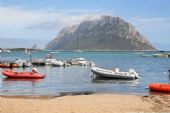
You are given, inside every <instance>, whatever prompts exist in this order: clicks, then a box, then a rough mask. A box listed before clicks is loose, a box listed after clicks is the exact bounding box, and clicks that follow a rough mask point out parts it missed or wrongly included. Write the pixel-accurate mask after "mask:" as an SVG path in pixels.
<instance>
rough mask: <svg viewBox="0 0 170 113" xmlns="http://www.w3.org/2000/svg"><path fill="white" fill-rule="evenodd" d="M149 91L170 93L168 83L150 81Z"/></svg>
mask: <svg viewBox="0 0 170 113" xmlns="http://www.w3.org/2000/svg"><path fill="white" fill-rule="evenodd" d="M149 89H150V90H151V91H157V92H165V93H170V84H160V83H152V84H150V85H149Z"/></svg>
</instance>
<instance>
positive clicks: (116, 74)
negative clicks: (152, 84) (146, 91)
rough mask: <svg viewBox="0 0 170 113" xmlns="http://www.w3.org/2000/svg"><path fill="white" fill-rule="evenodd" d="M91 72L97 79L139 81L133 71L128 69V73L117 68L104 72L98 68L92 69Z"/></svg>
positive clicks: (137, 75) (104, 70)
mask: <svg viewBox="0 0 170 113" xmlns="http://www.w3.org/2000/svg"><path fill="white" fill-rule="evenodd" d="M91 71H92V72H93V73H94V74H95V75H96V76H99V77H107V78H116V79H139V78H140V76H139V74H138V73H137V72H136V71H135V70H133V69H129V72H122V71H120V69H119V68H114V70H106V69H102V68H98V67H92V68H91Z"/></svg>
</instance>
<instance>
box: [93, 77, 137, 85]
mask: <svg viewBox="0 0 170 113" xmlns="http://www.w3.org/2000/svg"><path fill="white" fill-rule="evenodd" d="M92 83H101V84H103V83H114V84H127V85H131V86H135V85H139V80H138V79H136V80H129V79H124V80H122V79H110V78H104V77H103V78H101V77H94V78H93V79H92Z"/></svg>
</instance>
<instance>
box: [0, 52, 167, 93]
mask: <svg viewBox="0 0 170 113" xmlns="http://www.w3.org/2000/svg"><path fill="white" fill-rule="evenodd" d="M47 53H49V52H37V53H33V54H32V59H37V58H44V56H45V54H47ZM152 53H153V52H146V54H152ZM53 56H54V57H55V58H58V59H71V58H76V57H84V58H85V59H87V60H88V61H93V62H95V64H96V66H98V67H102V68H106V69H112V68H113V67H119V68H120V69H121V70H123V71H128V69H129V68H133V69H135V70H136V71H137V72H138V73H139V74H140V75H141V78H140V79H139V80H114V79H112V80H108V79H98V78H93V77H92V73H91V71H90V68H88V67H81V66H70V67H66V68H63V67H50V66H45V67H37V68H38V69H39V71H40V72H42V73H46V74H47V77H46V78H45V79H41V80H31V79H28V80H27V79H6V78H5V77H4V76H1V77H0V95H60V93H63V92H64V93H67V92H73V93H77V92H97V93H98V92H99V93H103V92H106V93H133V94H134V93H135V94H149V91H148V89H146V87H147V86H148V84H150V83H153V82H159V83H170V78H169V73H168V69H169V68H170V58H154V57H152V56H151V57H141V56H140V55H139V54H138V53H137V52H83V53H79V52H64V51H62V52H59V53H53ZM16 58H22V59H26V60H29V58H30V56H29V55H28V54H25V53H22V52H12V53H0V60H4V59H6V60H12V59H13V60H14V59H16ZM14 70H17V71H21V70H23V69H22V68H18V69H14ZM30 70H31V68H26V69H25V71H30ZM1 72H2V69H1V70H0V75H2V74H1Z"/></svg>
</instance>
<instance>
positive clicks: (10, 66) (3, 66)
mask: <svg viewBox="0 0 170 113" xmlns="http://www.w3.org/2000/svg"><path fill="white" fill-rule="evenodd" d="M17 67H19V66H18V65H17V64H12V65H10V64H3V63H0V68H17Z"/></svg>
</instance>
